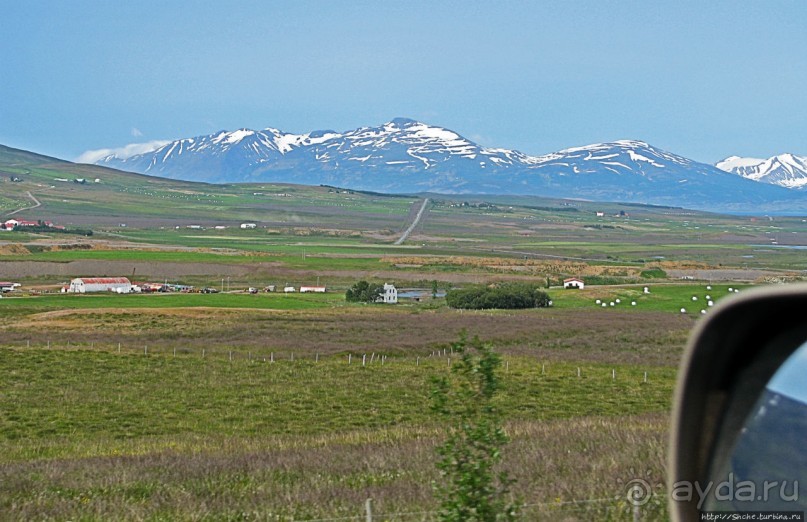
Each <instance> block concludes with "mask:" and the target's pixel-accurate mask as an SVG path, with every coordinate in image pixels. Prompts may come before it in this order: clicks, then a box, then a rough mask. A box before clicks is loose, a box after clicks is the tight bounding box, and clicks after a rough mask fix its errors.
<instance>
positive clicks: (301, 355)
mask: <svg viewBox="0 0 807 522" xmlns="http://www.w3.org/2000/svg"><path fill="white" fill-rule="evenodd" d="M0 348H6V349H18V350H25V349H27V350H30V349H47V350H69V351H80V350H90V351H99V352H105V353H117V354H121V355H144V356H163V357H174V358H177V357H197V358H202V359H210V358H218V359H224V360H227V361H229V362H237V361H246V362H249V363H268V364H275V363H284V362H292V363H293V362H298V363H319V362H337V363H343V364H347V365H349V366H360V367H367V366H385V365H389V364H410V365H414V366H421V365H423V366H424V367H426V366H428V367H430V368H434V367H435V366H442V367H444V368H446V369H450V368H451V364H452V360H453V361H455V362H456V360H457V357H458V355H457V354H455V353H454V351H453V349H452V348H442V349H439V350H432V351H431V352H429V353H424V354H423V355H404V354H400V353H396V354H385V353H382V352H369V353H367V352H348V353H344V352H341V353H320V352H316V351H315V352H310V351H306V352H294V351H291V352H289V351H286V352H280V351H278V352H274V351H268V350H243V349H238V348H237V347H232V348H228V347H224V348H220V347H219V348H208V347H204V348H198V347H188V346H176V345H170V346H164V345H159V344H142V345H140V344H138V345H133V344H124V343H120V342H118V343H114V342H113V343H109V342H105V343H101V342H95V341H89V342H86V341H85V342H76V341H40V342H32V341H30V340H28V341H11V342H9V341H2V340H0ZM510 362H511V361H510V358H508V357H504V358H503V359H502V370H503V371H504V372H505V373H508V372H509V371H510ZM536 364H540V366H541V375H549V374H550V371H551V366H552V364H551V363H544V362H536ZM557 366H562V367H563V370H562V371H563V372H564V374H565V375H569V374H570V371H569V365H568V364H562V365H561V364H558V365H557ZM597 366H598V368H597V369H596V370H593V369H592V368H586V367H584V366H576V367H574V368H573V369H572V371H571V375H576V377H578V378H583V377H588V376H592V375H593V373H592V372H598V377H600V378H601V377H602V375H601V373H602V372H603V370H602V365H597ZM514 369H515V367H514ZM638 372H639V375H640V379H641V381H642V382H644V383H647V382H648V381H649V377H650V371H648V370H638ZM624 373H625V372H622V371H620V372H618V371H617V369H616V368H610V370H609V371H608V372H607V376H608V377H610V378H611V380H614V381H616V380H618V379H620V378H621V377H622V376H623V375H624ZM627 373H629V376H630V378H631V379H636V375H637V371H636V370H634V371H631V372H627Z"/></svg>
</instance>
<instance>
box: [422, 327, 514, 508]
mask: <svg viewBox="0 0 807 522" xmlns="http://www.w3.org/2000/svg"><path fill="white" fill-rule="evenodd" d="M469 344H470V345H469ZM452 349H453V352H454V353H455V354H458V355H459V361H458V362H457V363H455V364H454V365H453V366H452V367H451V373H450V375H449V376H448V377H441V378H437V379H434V380H433V384H434V387H433V389H432V410H433V411H435V412H437V413H438V414H440V415H441V416H443V417H444V418H446V419H447V420H448V421H449V422H450V428H449V434H448V438H447V440H446V442H445V443H444V444H443V445H442V446H440V447H438V448H437V454H438V455H439V460H438V462H437V469H438V470H439V471H440V475H441V479H443V480H441V481H440V482H439V483H437V482H435V483H434V484H433V486H434V489H435V492H436V493H437V496H438V498H439V500H440V512H439V520H442V521H444V522H494V521H499V520H515V516H516V507H517V506H516V504H515V503H514V502H512V501H508V499H507V497H508V496H509V493H510V491H509V487H510V486H511V484H512V481H511V480H510V479H509V478H508V476H507V472H505V471H500V472H498V473H497V472H496V470H495V467H496V465H497V464H499V463H500V462H501V459H502V453H501V450H502V447H503V446H505V445H506V444H507V443H508V442H509V439H508V437H507V435H506V434H505V433H504V430H503V429H502V426H501V418H500V416H499V413H498V411H497V410H496V408H495V407H494V406H493V396H494V395H495V393H496V390H497V389H498V386H499V380H498V378H497V376H496V370H497V369H498V368H499V367H500V366H501V359H500V358H499V356H498V355H497V354H496V353H495V352H494V351H493V350H492V349H491V347H490V346H489V345H485V344H482V342H481V341H480V340H479V338H478V337H474V339H473V341H471V342H470V343H468V342H467V341H466V336H465V333H464V332H463V334H462V336H461V337H460V340H459V342H457V343H454V344H453V345H452Z"/></svg>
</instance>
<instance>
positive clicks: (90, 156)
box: [76, 140, 171, 163]
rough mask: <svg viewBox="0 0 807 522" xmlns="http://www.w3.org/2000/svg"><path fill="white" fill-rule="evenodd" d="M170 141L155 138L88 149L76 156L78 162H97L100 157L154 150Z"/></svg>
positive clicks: (120, 155)
mask: <svg viewBox="0 0 807 522" xmlns="http://www.w3.org/2000/svg"><path fill="white" fill-rule="evenodd" d="M169 143H171V142H170V141H166V140H154V141H149V142H146V143H130V144H129V145H124V146H123V147H118V148H116V149H97V150H88V151H86V152H84V153H83V154H82V155H81V156H79V157H78V158H76V163H95V162H96V161H98V160H100V159H103V158H106V157H107V156H112V155H114V156H116V157H117V158H118V159H126V158H131V157H132V156H135V155H137V154H145V153H146V152H153V151H155V150H157V149H159V148H160V147H163V146H165V145H168V144H169Z"/></svg>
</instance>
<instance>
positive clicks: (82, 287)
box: [67, 277, 132, 294]
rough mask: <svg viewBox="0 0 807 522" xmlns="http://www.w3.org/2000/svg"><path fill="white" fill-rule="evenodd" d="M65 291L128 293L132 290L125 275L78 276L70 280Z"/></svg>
mask: <svg viewBox="0 0 807 522" xmlns="http://www.w3.org/2000/svg"><path fill="white" fill-rule="evenodd" d="M67 291H68V292H70V293H73V294H86V293H90V292H109V291H112V292H116V293H119V294H128V293H129V292H131V291H132V283H131V282H130V281H129V279H128V278H126V277H79V278H76V279H73V280H72V281H70V286H69V287H68V288H67Z"/></svg>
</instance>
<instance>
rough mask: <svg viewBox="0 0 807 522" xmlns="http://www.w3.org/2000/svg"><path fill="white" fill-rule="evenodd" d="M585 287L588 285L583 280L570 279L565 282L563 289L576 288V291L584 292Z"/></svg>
mask: <svg viewBox="0 0 807 522" xmlns="http://www.w3.org/2000/svg"><path fill="white" fill-rule="evenodd" d="M585 287H586V283H584V282H583V280H582V279H578V278H576V277H570V278H569V279H564V280H563V288H574V289H576V290H582V289H583V288H585Z"/></svg>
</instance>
